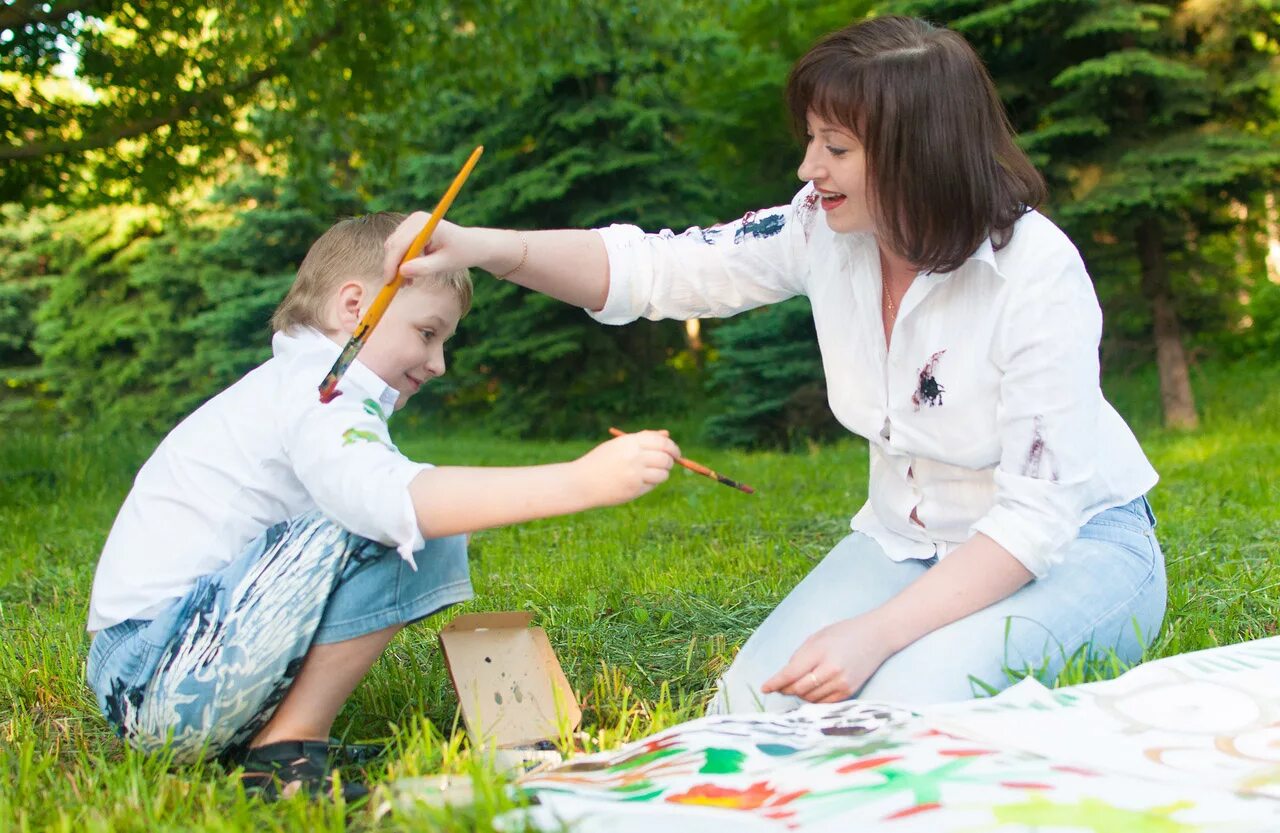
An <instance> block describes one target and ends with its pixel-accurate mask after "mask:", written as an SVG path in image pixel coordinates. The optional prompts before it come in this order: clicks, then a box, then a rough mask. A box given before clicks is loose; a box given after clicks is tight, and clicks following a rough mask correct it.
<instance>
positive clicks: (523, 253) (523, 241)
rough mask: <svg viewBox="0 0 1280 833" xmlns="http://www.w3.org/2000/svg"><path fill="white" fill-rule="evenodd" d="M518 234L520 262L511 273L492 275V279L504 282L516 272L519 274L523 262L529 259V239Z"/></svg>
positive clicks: (522, 234) (521, 233) (522, 233)
mask: <svg viewBox="0 0 1280 833" xmlns="http://www.w3.org/2000/svg"><path fill="white" fill-rule="evenodd" d="M519 234H520V262H519V263H517V264H516V265H515V268H514V269H512V270H511V271H509V272H504V273H502V274H501V275H494V277H495V278H497V279H498V280H500V281H505V280H506V279H507V278H509V277H511V276H512V275H514V274H515V273H516V272H519V271H520V267H522V266H524V264H525V261H526V260H528V259H529V238H527V237H525V236H524V232H523V231H522V232H520V233H519Z"/></svg>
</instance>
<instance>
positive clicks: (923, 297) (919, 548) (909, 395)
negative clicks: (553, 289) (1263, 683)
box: [591, 185, 1157, 577]
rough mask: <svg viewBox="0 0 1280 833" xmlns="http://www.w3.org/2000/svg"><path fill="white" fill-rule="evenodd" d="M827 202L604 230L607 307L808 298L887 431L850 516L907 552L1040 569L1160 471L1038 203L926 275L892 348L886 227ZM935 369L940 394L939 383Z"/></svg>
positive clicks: (1078, 281)
mask: <svg viewBox="0 0 1280 833" xmlns="http://www.w3.org/2000/svg"><path fill="white" fill-rule="evenodd" d="M819 215H820V208H819V206H818V204H817V195H816V193H815V192H814V190H813V187H812V185H806V186H805V187H804V188H803V189H801V191H800V192H799V193H798V194H797V195H796V196H795V198H794V199H793V200H792V201H791V203H790V204H789V205H786V206H781V207H777V208H770V209H765V210H762V211H757V212H752V213H750V214H748V215H746V217H744V218H742V219H740V220H737V221H735V222H733V223H730V224H727V225H724V226H715V227H712V228H708V229H699V228H692V229H689V230H687V231H685V232H684V233H683V234H675V233H673V232H672V231H670V230H663V231H662V232H660V233H658V234H645V233H644V232H643V231H641V230H640V229H639V228H636V227H635V226H625V225H615V226H610V227H608V228H604V229H599V232H600V234H601V235H602V236H603V237H604V242H605V247H606V249H607V251H608V254H609V270H610V282H609V295H608V299H607V301H606V302H605V305H604V307H603V308H602V309H600V310H598V311H595V312H592V313H591V314H592V315H593V316H594V317H595V318H596V319H597V320H599V321H602V322H604V323H609V324H624V323H627V322H629V321H632V320H634V319H636V318H638V317H640V316H643V317H646V318H651V319H659V318H678V319H688V318H697V317H703V318H710V317H716V318H719V317H724V316H729V315H734V314H735V313H739V312H742V311H744V310H748V309H751V308H753V307H758V306H762V305H764V304H770V303H776V302H778V301H782V300H785V299H787V298H791V297H794V296H797V295H805V296H807V297H808V298H809V301H810V304H811V305H812V308H813V317H814V323H815V326H816V330H817V334H818V345H819V347H820V349H821V352H822V362H823V368H824V370H825V374H826V381H827V393H828V400H829V402H830V405H831V409H832V412H833V413H834V414H835V416H836V418H837V419H839V420H840V422H841V423H843V424H844V426H845V427H847V428H848V429H849V430H850V431H853V432H854V433H856V434H859V435H861V436H863V437H865V438H867V440H868V442H869V444H870V455H871V464H870V465H871V471H870V484H869V496H868V500H867V502H866V503H865V504H864V505H863V507H862V508H861V510H860V511H859V512H858V513H857V514H856V515H855V516H854V517H853V519H852V521H851V523H850V526H851V528H852V529H854V530H857V531H861V532H864V533H866V534H867V535H870V536H871V537H872V538H874V539H875V540H876V541H877V542H879V543H880V544H881V546H882V547H883V548H884V550H885V552H886V553H888V555H889V557H890V558H893V559H894V560H898V561H901V560H905V559H907V558H929V557H931V556H934V555H937V556H939V557H945V556H946V555H947V554H948V553H949V552H951V551H952V550H954V549H955V548H956V547H958V546H960V545H961V544H963V543H964V542H965V541H967V540H969V539H970V538H971V537H972V536H973V535H974V534H975V533H983V534H985V535H987V536H988V537H990V538H992V539H994V540H995V541H996V543H998V544H1000V545H1001V546H1002V547H1004V548H1005V549H1006V550H1008V551H1009V552H1010V553H1011V554H1012V555H1013V556H1014V557H1015V558H1016V559H1018V561H1020V562H1021V563H1022V564H1023V565H1024V566H1025V567H1026V568H1027V569H1028V570H1029V571H1030V572H1031V573H1032V574H1034V575H1035V576H1037V577H1043V576H1044V575H1045V574H1046V573H1047V572H1048V571H1049V569H1050V568H1051V567H1052V565H1053V564H1054V563H1056V562H1058V561H1060V560H1061V557H1062V556H1061V551H1062V549H1063V548H1064V546H1065V545H1066V544H1067V543H1068V542H1070V541H1072V540H1073V539H1074V538H1075V537H1076V536H1077V534H1078V533H1079V530H1080V527H1081V526H1082V525H1083V524H1084V523H1085V522H1086V521H1087V520H1088V519H1089V518H1090V517H1092V516H1093V515H1095V514H1097V513H1098V512H1101V511H1103V510H1105V509H1109V508H1111V507H1115V506H1121V505H1123V504H1126V503H1128V502H1130V501H1131V500H1133V499H1134V498H1136V497H1138V496H1140V495H1142V494H1145V493H1146V492H1147V491H1148V490H1149V489H1150V488H1151V487H1152V486H1154V485H1155V483H1156V480H1157V475H1156V472H1155V470H1154V469H1153V468H1152V467H1151V465H1150V463H1149V462H1148V461H1147V459H1146V456H1145V455H1144V454H1143V452H1142V449H1141V447H1140V446H1139V445H1138V442H1137V440H1136V439H1135V437H1134V435H1133V433H1132V432H1131V431H1130V430H1129V427H1128V426H1127V425H1126V424H1125V422H1124V420H1123V419H1122V418H1121V417H1120V415H1119V414H1118V413H1116V411H1115V409H1114V408H1112V407H1111V405H1110V404H1109V403H1108V402H1107V401H1106V400H1105V399H1104V398H1103V396H1102V390H1101V387H1100V384H1099V366H1098V344H1099V340H1100V338H1101V332H1102V313H1101V310H1100V309H1099V306H1098V301H1097V296H1096V295H1095V293H1094V289H1093V283H1092V281H1091V280H1090V279H1089V275H1088V273H1087V272H1086V271H1085V266H1084V262H1083V261H1082V260H1081V258H1080V255H1079V253H1078V252H1077V251H1076V249H1075V246H1073V245H1072V243H1071V241H1070V240H1069V239H1068V238H1067V237H1066V235H1064V234H1063V233H1062V231H1061V230H1059V229H1058V228H1057V227H1056V226H1055V225H1054V224H1053V223H1051V222H1050V221H1049V220H1048V219H1046V218H1045V217H1044V216H1042V215H1041V214H1039V213H1036V212H1031V213H1029V214H1027V215H1025V216H1024V217H1022V218H1021V219H1020V220H1019V221H1018V223H1017V225H1016V227H1015V232H1014V235H1013V237H1012V239H1011V240H1010V242H1009V244H1008V245H1007V246H1005V247H1004V248H1002V249H1001V250H1000V251H995V250H994V249H993V246H992V244H991V241H990V240H986V241H984V242H983V243H982V245H981V246H979V248H978V249H977V251H976V252H974V254H973V255H972V256H970V257H969V258H968V260H967V261H966V262H965V263H964V264H963V265H962V266H961V267H960V268H959V269H958V270H956V271H955V272H952V273H947V274H932V273H925V274H921V275H919V276H917V278H916V280H915V282H914V283H913V284H912V285H911V288H910V289H909V291H908V292H907V294H906V296H905V297H904V298H903V299H902V302H901V304H900V305H899V311H898V316H897V322H896V324H895V328H894V332H893V340H892V345H891V347H890V349H889V350H888V351H886V349H885V339H884V328H883V323H882V321H881V282H880V261H879V253H878V250H877V247H876V242H875V239H874V237H873V236H872V235H871V234H865V233H851V234H837V233H835V232H833V231H831V229H830V228H829V227H828V226H827V224H826V221H825V219H824V218H822V217H821V216H819ZM927 378H932V380H933V381H934V382H936V383H937V384H938V385H940V386H941V388H942V390H940V391H939V390H936V389H934V388H933V387H932V386H927V387H925V388H923V389H922V384H926V379H927ZM922 394H925V395H922ZM928 394H936V396H929V395H928ZM913 397H914V398H913ZM849 486H850V488H853V484H849ZM913 509H914V510H915V511H916V515H917V517H918V518H919V520H920V521H921V522H922V523H923V526H920V525H918V524H916V523H915V522H913V521H912V520H911V513H912V510H913Z"/></svg>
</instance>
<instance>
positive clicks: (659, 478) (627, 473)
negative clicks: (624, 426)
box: [570, 431, 680, 506]
mask: <svg viewBox="0 0 1280 833" xmlns="http://www.w3.org/2000/svg"><path fill="white" fill-rule="evenodd" d="M679 456H680V448H679V447H678V446H677V445H676V444H675V443H674V442H672V440H671V437H670V436H668V434H667V432H666V431H637V432H636V433H634V434H625V435H623V436H621V437H617V438H616V439H612V440H609V441H608V442H604V443H601V444H600V445H598V446H596V447H595V448H593V449H591V450H590V451H588V452H587V453H586V454H584V455H583V456H582V457H579V458H578V459H577V460H574V461H573V463H571V464H570V465H572V466H573V468H574V471H575V472H576V473H577V477H576V480H577V482H578V485H579V487H580V488H581V489H582V490H583V491H582V493H583V495H584V496H585V497H586V498H587V499H588V500H589V501H590V503H591V504H592V505H593V506H612V505H614V504H618V503H624V502H626V501H628V500H633V499H635V498H638V497H640V496H641V495H643V494H645V493H646V492H648V491H650V490H651V489H653V487H654V486H657V485H658V484H659V483H662V482H663V481H665V480H666V479H667V477H669V476H670V474H671V466H672V465H673V464H674V463H675V461H676V458H677V457H679Z"/></svg>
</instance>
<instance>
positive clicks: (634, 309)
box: [384, 187, 818, 324]
mask: <svg viewBox="0 0 1280 833" xmlns="http://www.w3.org/2000/svg"><path fill="white" fill-rule="evenodd" d="M812 197H813V193H812V189H811V188H807V187H806V188H805V189H803V190H801V192H800V193H799V194H797V195H796V197H795V199H793V200H792V202H791V203H790V204H789V205H785V206H778V207H775V208H769V209H763V210H761V211H752V212H748V213H747V214H745V215H744V216H743V217H741V218H740V219H738V220H735V221H734V222H732V223H728V224H725V225H722V226H713V227H710V228H705V229H704V228H697V227H695V228H690V229H687V230H686V231H684V232H682V233H680V234H676V233H674V232H672V231H669V230H665V229H664V230H663V231H660V232H658V233H656V234H646V233H645V232H644V231H642V230H641V229H639V228H637V227H635V226H627V225H615V226H610V227H608V228H603V229H599V230H596V231H580V230H567V229H566V230H559V231H522V232H516V231H509V230H504V229H487V228H466V227H462V226H457V225H454V224H452V223H441V224H440V225H439V227H438V228H437V229H436V231H435V234H434V235H433V237H432V239H431V242H430V244H429V245H428V246H427V252H426V254H425V255H424V256H422V257H419V258H415V259H414V260H412V261H410V262H409V263H406V264H405V266H404V269H403V270H402V271H403V273H404V274H405V275H406V276H408V277H413V276H418V275H424V274H427V273H430V272H439V271H444V270H448V269H458V268H465V267H472V266H478V267H480V268H483V269H485V270H486V271H489V272H492V273H493V274H495V275H497V276H499V277H502V278H504V279H507V280H510V281H512V282H514V283H518V284H520V285H521V286H525V287H528V288H530V289H533V290H536V291H538V292H543V293H546V294H548V295H551V296H552V297H554V298H558V299H560V300H562V301H565V302H567V303H570V304H574V305H576V306H581V307H584V308H586V309H588V310H591V311H592V312H593V314H594V315H595V317H596V318H597V319H598V320H600V321H601V322H602V323H608V324H625V323H627V322H629V321H632V320H634V319H636V318H639V317H642V316H643V317H645V318H650V319H655V320H656V319H662V318H678V319H688V318H713V317H725V316H729V315H734V314H736V313H739V312H742V311H744V310H748V309H752V308H754V307H758V306H762V305H764V304H771V303H775V302H777V301H782V300H785V299H787V298H791V297H793V296H795V295H800V294H804V293H805V292H806V291H807V289H808V272H809V270H808V257H809V255H808V252H809V239H810V233H811V232H814V231H815V227H816V223H817V220H818V218H817V211H818V209H817V207H816V200H814V199H812ZM426 217H427V215H425V214H422V213H421V212H419V213H416V214H414V215H411V216H410V217H409V218H408V219H406V220H405V222H404V223H402V224H401V225H400V227H399V228H397V229H396V231H395V233H394V234H392V236H391V237H390V238H389V239H388V240H387V245H386V258H385V262H384V270H385V274H386V276H387V277H388V278H390V277H391V275H393V274H394V272H395V268H396V266H397V264H398V263H399V260H400V258H401V257H403V256H404V253H405V252H406V251H407V249H408V246H409V245H410V243H411V242H412V240H413V237H414V236H415V235H416V233H417V231H418V230H419V229H420V228H421V227H422V225H423V223H424V222H425V221H426Z"/></svg>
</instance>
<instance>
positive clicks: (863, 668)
mask: <svg viewBox="0 0 1280 833" xmlns="http://www.w3.org/2000/svg"><path fill="white" fill-rule="evenodd" d="M1032 578H1033V576H1032V574H1031V572H1030V571H1029V570H1027V568H1026V567H1024V566H1022V563H1021V562H1020V561H1018V560H1017V559H1016V558H1014V557H1013V556H1012V555H1011V554H1010V553H1009V551H1008V550H1006V549H1005V548H1004V547H1002V546H1000V545H999V544H997V543H996V542H995V541H993V540H991V539H990V538H988V537H987V536H985V535H981V534H979V535H975V536H973V537H972V538H970V539H969V540H968V541H967V542H965V543H964V544H963V545H962V546H960V547H958V548H957V549H956V550H955V551H954V552H952V553H951V554H950V555H948V556H947V557H946V558H944V559H942V560H941V561H939V562H938V563H937V564H936V565H934V566H933V567H931V568H930V569H929V570H928V571H926V572H925V574H924V575H922V576H921V577H920V578H918V579H916V580H915V581H914V582H912V583H911V584H910V585H909V586H908V587H907V588H906V589H905V590H903V591H902V592H901V593H899V594H898V595H897V596H894V597H893V598H892V599H890V600H889V601H887V602H885V603H884V604H883V605H881V606H880V607H878V608H876V609H875V610H872V611H869V612H868V613H864V614H862V615H861V616H855V617H854V618H852V619H844V620H842V621H840V622H836V623H835V624H833V625H828V626H827V627H825V628H823V629H822V630H820V631H818V632H817V633H815V634H813V635H812V636H810V637H809V638H808V639H807V640H805V642H804V644H803V645H801V646H800V649H799V650H797V651H796V652H795V654H794V655H793V656H792V657H791V661H790V662H788V663H787V664H786V666H785V667H783V668H782V669H781V670H780V671H779V672H778V673H777V674H775V675H774V676H773V677H771V678H769V679H768V680H767V681H766V682H765V684H764V686H763V687H762V688H763V691H764V693H766V694H768V693H770V692H774V691H780V692H782V693H783V694H792V695H795V696H797V697H801V698H803V699H805V700H808V701H810V702H813V703H834V702H837V701H839V700H844V699H846V698H848V697H852V696H853V694H854V693H855V692H856V691H857V690H858V689H860V688H862V685H863V683H865V682H866V681H867V680H868V679H869V678H870V677H871V675H872V674H874V673H875V671H876V669H877V668H879V667H880V665H881V664H882V663H883V662H884V661H885V660H886V659H888V658H889V657H891V656H893V655H894V654H896V653H897V652H898V651H901V650H902V649H903V648H905V647H907V646H908V645H910V644H911V643H913V642H915V641H916V640H917V639H919V638H921V637H922V636H924V635H925V634H928V633H932V632H933V631H935V630H937V629H938V628H941V627H943V626H945V625H949V624H951V623H952V622H956V621H959V620H960V619H963V618H964V617H966V616H968V615H970V614H972V613H976V612H977V611H979V610H982V609H983V608H984V607H987V606H988V605H991V604H994V603H996V602H998V601H1000V600H1001V599H1004V598H1006V597H1008V596H1010V595H1012V594H1013V593H1014V592H1015V591H1016V590H1018V588H1020V587H1022V586H1023V585H1024V584H1026V583H1027V582H1029V581H1031V579H1032ZM811 674H812V676H810V675H811Z"/></svg>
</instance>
